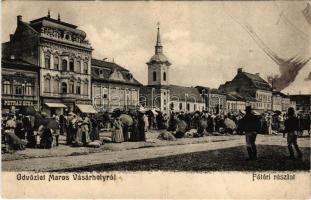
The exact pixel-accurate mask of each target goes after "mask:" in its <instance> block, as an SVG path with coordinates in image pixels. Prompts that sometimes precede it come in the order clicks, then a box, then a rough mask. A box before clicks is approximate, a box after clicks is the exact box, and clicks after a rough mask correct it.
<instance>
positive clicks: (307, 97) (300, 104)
mask: <svg viewBox="0 0 311 200" xmlns="http://www.w3.org/2000/svg"><path fill="white" fill-rule="evenodd" d="M290 100H291V101H294V102H296V110H297V111H298V112H301V113H306V114H307V113H309V114H310V112H311V94H295V95H290Z"/></svg>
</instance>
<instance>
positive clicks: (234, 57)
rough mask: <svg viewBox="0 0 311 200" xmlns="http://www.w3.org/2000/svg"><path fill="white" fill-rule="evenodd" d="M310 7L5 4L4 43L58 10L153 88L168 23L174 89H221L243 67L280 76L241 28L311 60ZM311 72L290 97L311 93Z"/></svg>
mask: <svg viewBox="0 0 311 200" xmlns="http://www.w3.org/2000/svg"><path fill="white" fill-rule="evenodd" d="M306 5H307V3H306V2H303V1H300V2H297V1H295V2H290V1H269V2H268V1H267V2H265V1H260V2H254V1H249V2H239V1H232V2H229V1H228V2H215V1H194V2H187V1H182V2H176V1H169V2H154V1H140V2H138V1H134V2H125V1H120V2H101V1H70V2H62V1H57V2H55V1H54V2H49V1H45V2H42V1H36V2H32V1H23V2H18V1H4V2H2V35H1V41H2V42H6V41H8V40H9V34H11V33H14V31H15V29H16V16H17V15H22V16H23V21H26V22H28V21H31V20H33V19H37V18H40V17H42V16H46V15H47V12H48V9H50V12H51V17H52V18H55V19H56V18H57V15H58V13H60V16H61V20H62V21H65V22H68V23H72V24H75V25H77V26H78V28H79V29H81V30H83V31H85V32H86V34H87V38H88V40H89V41H90V43H91V45H92V47H93V48H94V51H93V57H94V58H97V59H103V58H108V61H112V60H114V62H116V63H117V64H119V65H121V66H123V67H125V68H127V69H129V70H130V71H131V72H132V73H133V75H134V77H135V78H136V79H137V80H139V81H140V82H141V83H143V84H146V83H147V65H146V62H148V60H149V59H150V58H151V56H152V55H153V54H154V45H155V42H156V27H157V22H160V28H161V39H162V45H163V51H164V54H165V55H166V56H167V57H168V58H169V61H170V62H171V63H172V65H171V66H170V74H169V80H170V82H171V84H177V85H184V86H196V85H202V86H207V87H211V88H218V87H219V85H220V84H222V83H224V82H225V81H230V80H232V78H233V77H234V76H235V75H236V71H237V68H240V67H242V68H243V70H244V71H247V72H250V73H260V76H261V77H262V78H264V79H266V78H267V76H268V75H277V74H279V73H280V72H279V69H278V66H277V65H276V64H275V63H274V62H273V61H272V60H271V59H270V58H269V57H268V56H267V55H266V54H265V53H264V52H263V51H262V49H260V48H259V47H258V45H257V44H256V43H255V42H254V40H253V39H252V38H251V37H250V35H248V33H247V32H246V31H245V29H243V28H242V27H241V25H240V24H239V23H247V24H250V25H251V26H252V28H253V29H254V31H255V32H256V33H257V34H258V35H259V36H260V38H261V39H262V40H263V41H264V42H265V43H266V44H267V46H269V48H270V49H271V50H272V51H274V52H275V53H276V54H277V55H279V56H280V57H282V58H288V57H292V56H296V55H299V56H301V57H304V58H309V57H311V52H310V47H311V44H310V40H309V38H310V36H311V31H310V30H311V29H310V27H311V26H310V25H309V24H308V23H307V21H306V20H305V19H304V17H303V15H302V10H303V9H304V8H305V7H306ZM281 13H282V14H281ZM280 15H281V17H280ZM310 72H311V62H309V63H308V64H307V65H306V66H305V67H304V68H303V69H302V70H301V71H300V72H299V74H298V76H297V77H296V80H295V81H294V82H293V83H292V84H291V85H290V86H289V87H287V88H285V89H284V90H283V92H285V93H290V94H297V93H299V92H301V93H307V94H309V93H311V84H310V83H311V80H310V81H305V78H306V77H307V76H308V74H309V73H310Z"/></svg>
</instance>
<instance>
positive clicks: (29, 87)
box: [25, 83, 33, 96]
mask: <svg viewBox="0 0 311 200" xmlns="http://www.w3.org/2000/svg"><path fill="white" fill-rule="evenodd" d="M25 95H29V96H32V95H33V90H32V84H31V83H26V89H25Z"/></svg>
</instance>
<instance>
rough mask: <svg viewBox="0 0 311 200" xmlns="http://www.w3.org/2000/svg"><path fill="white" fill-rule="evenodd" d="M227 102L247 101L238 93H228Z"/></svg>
mask: <svg viewBox="0 0 311 200" xmlns="http://www.w3.org/2000/svg"><path fill="white" fill-rule="evenodd" d="M227 100H231V101H245V99H244V97H243V96H241V95H240V94H239V93H237V92H229V93H227Z"/></svg>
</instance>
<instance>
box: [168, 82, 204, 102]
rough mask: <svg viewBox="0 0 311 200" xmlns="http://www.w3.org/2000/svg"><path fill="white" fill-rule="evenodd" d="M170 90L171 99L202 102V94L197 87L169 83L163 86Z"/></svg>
mask: <svg viewBox="0 0 311 200" xmlns="http://www.w3.org/2000/svg"><path fill="white" fill-rule="evenodd" d="M163 87H164V88H167V89H169V90H170V98H171V100H177V99H178V100H180V101H185V100H186V99H187V101H189V102H202V101H203V100H202V96H201V95H200V92H199V91H198V89H197V88H195V87H185V86H179V85H168V86H163Z"/></svg>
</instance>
